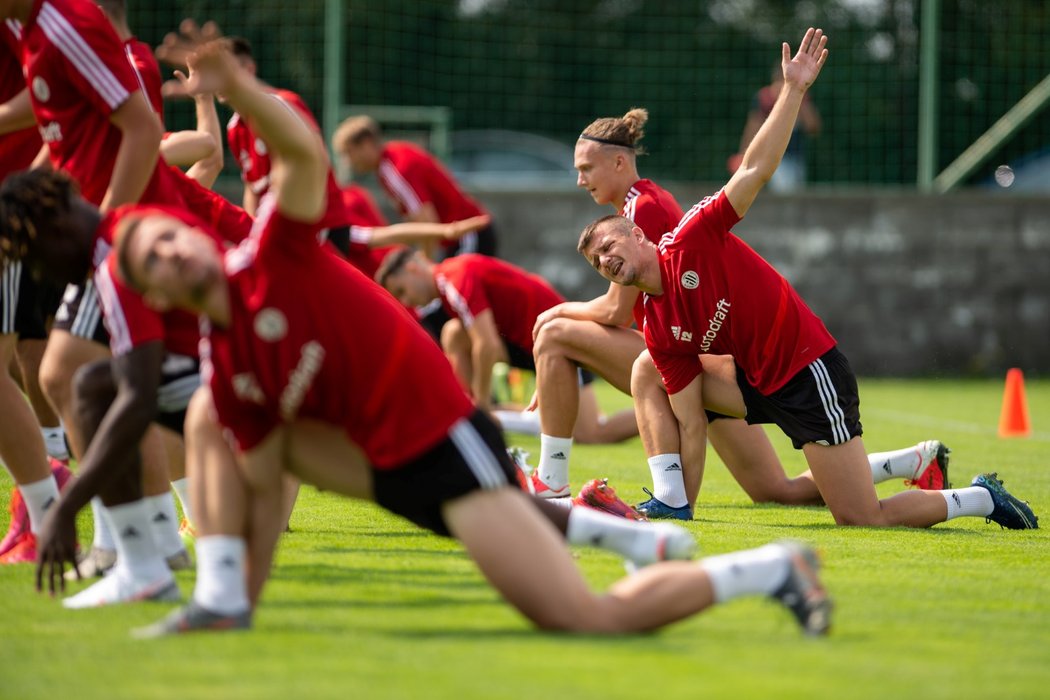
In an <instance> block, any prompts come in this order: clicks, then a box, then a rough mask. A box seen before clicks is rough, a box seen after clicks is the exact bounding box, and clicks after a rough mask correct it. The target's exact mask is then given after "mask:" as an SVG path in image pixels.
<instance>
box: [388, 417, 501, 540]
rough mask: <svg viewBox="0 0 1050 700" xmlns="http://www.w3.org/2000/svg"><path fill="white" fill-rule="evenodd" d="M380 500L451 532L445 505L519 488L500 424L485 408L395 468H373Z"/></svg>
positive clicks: (422, 522) (416, 519)
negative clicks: (480, 492)
mask: <svg viewBox="0 0 1050 700" xmlns="http://www.w3.org/2000/svg"><path fill="white" fill-rule="evenodd" d="M372 477H373V486H374V489H375V499H376V503H378V504H379V505H381V506H383V507H384V508H386V509H387V510H389V511H390V512H392V513H396V514H397V515H400V516H401V517H403V518H407V519H408V520H411V521H412V522H413V523H415V524H416V525H419V526H420V527H423V528H426V529H428V530H430V531H432V532H435V533H437V534H439V535H442V536H445V537H448V536H450V533H449V530H448V526H446V525H445V519H444V517H443V516H442V514H441V506H442V505H443V504H444V503H445V502H446V501H451V500H454V499H456V498H459V497H461V496H465V495H467V494H469V493H472V492H474V491H477V490H479V489H484V490H494V489H501V488H504V487H509V488H514V489H517V488H518V481H517V477H516V476H515V467H514V464H513V463H512V462H511V460H510V457H508V456H507V446H506V444H505V443H504V442H503V435H502V433H500V430H499V428H497V427H496V424H495V423H493V422H492V420H491V419H490V418H489V417H488V416H487V415H485V414H484V413H483V412H481V411H475V412H474V413H473V415H471V416H470V417H469V418H462V419H460V420H458V421H457V422H456V423H454V424H453V426H452V427H451V428H450V429H449V433H448V437H447V438H445V439H444V440H442V441H441V442H440V443H439V444H438V445H437V446H436V447H434V448H432V449H431V450H428V451H427V452H426V453H424V454H423V455H422V456H420V457H417V458H416V459H414V460H412V461H410V462H406V463H405V464H402V465H400V466H398V467H396V468H394V469H377V468H375V467H374V466H373V467H372Z"/></svg>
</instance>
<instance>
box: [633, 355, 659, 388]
mask: <svg viewBox="0 0 1050 700" xmlns="http://www.w3.org/2000/svg"><path fill="white" fill-rule="evenodd" d="M663 386H664V385H663V379H662V378H661V377H660V373H659V372H658V371H657V370H656V365H654V364H653V360H652V358H651V357H650V356H649V351H648V350H645V351H643V352H642V354H640V355H639V356H638V357H637V358H636V359H635V361H634V364H633V365H631V395H632V396H638V395H639V393H644V392H646V391H653V390H654V389H655V390H659V391H664V388H663Z"/></svg>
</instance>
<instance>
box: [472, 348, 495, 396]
mask: <svg viewBox="0 0 1050 700" xmlns="http://www.w3.org/2000/svg"><path fill="white" fill-rule="evenodd" d="M499 357H500V352H499V349H498V348H493V347H490V346H489V345H488V344H487V343H481V344H478V343H475V344H474V347H473V349H472V351H471V365H472V367H471V372H472V373H473V376H472V377H471V387H470V388H471V392H472V393H473V394H474V403H475V404H477V406H478V407H479V408H483V409H486V410H488V408H489V406H490V405H491V403H492V368H493V367H495V366H496V361H497V360H499Z"/></svg>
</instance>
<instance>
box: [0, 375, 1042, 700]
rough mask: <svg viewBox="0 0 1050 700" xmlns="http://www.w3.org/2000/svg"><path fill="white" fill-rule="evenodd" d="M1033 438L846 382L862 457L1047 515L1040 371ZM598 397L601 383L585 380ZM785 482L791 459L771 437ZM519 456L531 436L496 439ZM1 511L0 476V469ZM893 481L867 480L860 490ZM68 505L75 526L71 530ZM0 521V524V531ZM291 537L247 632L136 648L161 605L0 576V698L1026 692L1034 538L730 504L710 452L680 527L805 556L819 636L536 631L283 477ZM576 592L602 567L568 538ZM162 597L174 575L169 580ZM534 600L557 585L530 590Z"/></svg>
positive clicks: (995, 403)
mask: <svg viewBox="0 0 1050 700" xmlns="http://www.w3.org/2000/svg"><path fill="white" fill-rule="evenodd" d="M1026 388H1027V391H1028V402H1029V408H1030V411H1031V415H1032V423H1033V431H1034V435H1033V436H1032V437H1031V438H1029V439H1023V440H1016V439H1015V440H1000V439H999V438H997V437H996V434H995V433H996V426H997V421H998V414H999V406H1000V402H1001V398H1002V382H999V381H994V382H993V381H987V382H986V381H974V382H969V381H888V380H867V381H863V382H862V385H861V396H862V399H863V403H862V406H861V413H862V419H863V422H864V427H865V434H866V445H867V447H868V449H869V450H871V451H875V450H884V449H892V448H896V447H901V446H904V445H908V444H913V443H915V442H917V441H919V440H921V439H925V438H931V437H936V438H939V439H941V440H943V441H944V442H946V443H947V444H948V445H949V446H950V447H951V448H952V450H953V458H952V467H951V476H952V479H953V482H954V483H955V485H957V486H959V485H964V482H968V481H969V479H970V478H971V477H973V476H974V475H975V474H977V473H978V472H981V471H986V470H988V471H990V470H998V471H999V472H1000V476H1002V477H1003V478H1004V479H1005V481H1006V484H1007V487H1008V488H1010V489H1011V490H1012V491H1013V493H1015V494H1016V495H1018V496H1020V497H1022V498H1025V499H1027V500H1029V501H1030V502H1031V504H1032V506H1033V508H1034V509H1035V511H1036V513H1037V514H1042V515H1043V517H1044V523H1045V526H1046V527H1050V517H1048V513H1050V382H1047V381H1042V382H1035V381H1031V380H1030V381H1029V382H1028V384H1027V387H1026ZM602 399H603V402H604V403H605V404H606V406H607V407H612V406H614V405H623V404H625V403H626V400H627V399H626V398H625V397H620V396H618V395H615V394H614V393H612V392H603V394H602ZM771 435H772V437H773V440H774V444H775V445H776V447H777V450H778V452H779V453H780V454H781V456H782V458H783V460H784V463H785V466H786V468H787V470H788V472H789V473H796V472H799V471H801V470H802V468H803V467H802V460H801V453H798V452H795V451H793V450H792V449H791V447H790V444H789V443H788V442H787V440H786V439H785V438H783V436H782V435H781V434H780V433H779V432H771ZM515 442H516V443H517V444H521V445H523V446H525V447H526V448H527V449H533V450H535V448H536V447H537V444H538V443H537V441H536V440H533V439H521V440H515ZM573 465H574V466H573V485H574V486H578V485H579V484H581V483H582V482H583V481H584V480H585V479H589V478H591V477H595V476H608V477H610V478H611V482H612V483H613V484H614V485H615V486H616V487H617V488H618V490H619V491H620V492H621V493H622V494H624V495H626V496H627V498H628V500H637V498H636V497H640V496H641V491H640V487H641V486H643V485H648V483H649V477H648V471H647V469H646V468H645V462H644V455H643V454H642V451H641V447H640V444H639V443H638V441H637V440H635V441H631V442H629V443H626V444H624V445H618V446H611V447H587V446H577V447H576V448H574V451H573ZM0 486H2V487H3V495H2V496H0V506H4V507H5V510H4V511H3V512H4V513H6V503H7V498H8V491H9V488H8V487H9V486H10V479H9V478H8V477H7V475H6V473H5V474H4V475H3V477H2V480H0ZM902 488H904V487H903V485H902V484H901V483H899V482H889V483H886V484H883V485H880V487H879V490H880V493H882V494H884V495H889V494H892V493H894V492H896V491H898V490H900V489H902ZM84 515H85V514H82V520H81V528H80V533H81V538H82V541H84V542H89V541H90V524H89V518H85V517H84ZM5 523H6V521H5ZM292 526H293V528H294V532H292V533H291V534H289V535H287V536H286V537H285V538H284V540H283V541H282V543H281V546H280V551H279V553H278V556H277V566H276V569H275V571H274V574H273V578H272V579H271V581H270V584H269V586H268V587H267V589H266V592H265V594H264V599H263V603H262V605H261V607H260V609H259V611H258V613H257V615H256V619H255V629H254V631H252V632H250V633H247V634H225V635H221V634H215V635H196V636H186V637H180V638H174V639H166V640H159V641H152V642H140V641H134V640H132V639H131V638H130V637H129V636H128V634H127V632H128V630H129V629H130V628H131V627H133V626H137V625H142V624H145V623H148V622H151V621H153V620H154V619H156V618H157V617H159V616H161V615H162V614H164V613H166V612H167V610H168V609H169V606H167V605H157V604H140V605H134V606H126V607H120V608H114V609H99V610H89V611H75V612H73V611H65V610H63V609H62V608H61V606H60V605H59V604H58V601H56V600H52V599H50V598H48V597H47V596H44V595H38V594H36V593H34V592H33V590H32V583H31V578H32V574H31V567H29V566H10V567H5V568H4V569H2V570H0V625H2V631H0V639H2V641H0V698H10V699H22V698H45V697H46V698H67V697H68V698H77V700H87V699H88V698H96V697H98V698H155V697H157V698H159V697H172V698H289V697H296V698H301V699H302V700H307V699H310V698H318V697H339V698H357V697H368V698H595V697H605V698H659V699H660V700H664V699H665V698H679V697H681V698H807V699H810V698H825V697H826V698H850V699H851V700H852V699H854V698H878V699H879V700H884V699H886V698H923V699H924V700H933V699H935V698H952V699H958V698H977V697H997V698H1011V699H1013V698H1046V697H1048V695H1050V536H1048V533H1047V530H1045V529H1044V530H1038V531H1034V532H1033V531H1027V532H1012V531H1005V530H1000V529H999V527H998V526H997V525H994V524H986V523H985V522H984V521H983V519H977V518H965V519H959V520H955V521H953V522H951V523H948V524H944V525H940V526H938V527H936V528H933V529H931V530H926V531H912V530H906V529H890V530H876V529H866V528H858V529H841V528H836V527H835V526H834V525H833V522H832V519H831V517H830V515H829V514H828V513H827V512H826V511H825V510H823V509H818V508H788V507H781V506H753V505H751V504H750V503H749V502H748V500H747V498H746V497H745V496H744V494H743V492H742V491H741V490H740V489H739V488H738V487H737V486H736V484H735V483H734V482H732V481H731V479H730V478H729V476H728V474H727V473H726V471H725V469H724V468H723V467H722V466H721V463H720V462H719V461H718V460H717V457H715V456H714V455H713V453H712V458H711V459H709V463H708V470H707V475H706V477H705V483H704V488H703V491H702V492H701V502H700V506H699V508H698V512H697V519H696V521H694V522H693V523H691V524H689V527H690V529H691V530H692V531H693V532H694V533H695V534H696V536H697V538H698V539H699V541H700V543H701V549H702V552H703V553H704V554H715V553H720V552H725V551H729V550H735V549H740V548H743V547H751V546H756V545H760V544H762V543H765V542H768V541H770V540H775V539H778V538H782V537H793V538H801V539H805V540H808V541H810V542H812V543H814V544H816V545H817V546H818V547H819V549H820V550H821V552H822V553H823V556H824V561H825V580H826V583H827V585H828V587H829V589H830V590H831V592H832V594H833V595H834V597H835V599H836V604H837V608H836V613H835V627H834V630H833V632H832V635H831V636H830V637H829V638H827V639H819V640H813V639H806V638H803V637H802V635H801V634H800V633H799V631H798V629H797V627H796V625H795V623H794V621H793V620H792V619H791V618H790V616H789V614H788V613H787V612H786V611H785V610H783V609H781V608H780V607H779V606H777V605H775V604H773V603H770V602H768V601H765V600H758V599H755V600H744V601H734V602H732V603H730V604H728V605H726V606H723V607H721V608H718V609H715V610H713V611H710V612H708V613H706V614H703V615H700V616H698V617H694V618H692V619H689V620H686V621H684V622H681V623H679V624H676V625H673V626H671V627H669V628H667V629H665V630H663V631H661V632H659V633H657V634H651V635H639V636H627V637H619V638H600V637H592V636H571V635H558V634H542V633H538V632H535V631H533V630H532V629H530V627H529V625H528V624H527V623H526V622H525V621H524V620H523V619H522V618H521V617H520V616H519V615H518V614H517V613H516V612H515V611H514V610H512V609H511V608H510V607H509V606H507V605H506V604H504V603H503V602H502V601H501V600H500V599H499V598H498V597H497V596H496V594H495V593H494V592H493V591H492V590H491V589H490V588H489V587H488V586H487V585H486V584H485V583H484V581H483V580H482V579H481V577H480V576H479V575H478V573H477V572H476V570H475V569H474V567H473V566H472V564H471V563H470V561H469V560H467V559H466V558H465V556H464V555H463V553H462V551H461V550H460V548H459V547H458V546H457V545H456V544H455V543H453V542H449V541H445V540H441V539H438V538H437V537H434V536H431V535H429V534H425V533H423V532H421V531H418V530H416V529H414V528H413V527H412V526H410V525H408V524H407V523H405V522H403V521H400V520H398V519H396V518H393V517H390V516H387V515H386V514H384V513H382V512H380V511H379V510H378V509H376V508H374V507H372V506H370V505H366V504H359V503H355V502H350V501H347V500H341V499H338V498H335V497H333V496H331V495H328V494H319V493H317V492H316V491H314V490H313V489H309V488H304V490H303V492H302V496H301V497H300V501H299V505H298V508H297V510H296V512H295V515H294V516H293V520H292ZM578 554H579V564H580V566H581V567H582V568H583V571H584V572H585V574H586V576H587V578H588V580H589V581H590V582H592V584H593V585H594V586H595V587H602V586H605V585H606V584H608V583H610V582H611V581H613V580H615V579H616V578H618V577H620V576H621V575H622V573H623V569H622V566H621V564H620V562H619V560H618V559H616V558H615V557H613V556H610V555H607V554H604V553H601V552H597V551H594V550H579V551H578ZM179 580H180V584H181V586H182V590H183V594H184V596H188V595H189V594H190V592H191V590H192V586H193V574H192V573H184V574H180V575H179ZM551 595H557V591H554V590H552V591H551Z"/></svg>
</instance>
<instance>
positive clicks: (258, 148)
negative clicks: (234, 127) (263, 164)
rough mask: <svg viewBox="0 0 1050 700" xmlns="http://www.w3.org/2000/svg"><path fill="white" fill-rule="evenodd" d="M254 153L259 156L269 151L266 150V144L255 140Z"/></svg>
mask: <svg viewBox="0 0 1050 700" xmlns="http://www.w3.org/2000/svg"><path fill="white" fill-rule="evenodd" d="M255 152H256V153H258V154H259V155H261V156H264V155H266V154H267V153H268V152H269V149H268V148H266V142H265V141H263V140H262V139H258V138H257V139H255Z"/></svg>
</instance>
